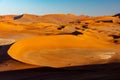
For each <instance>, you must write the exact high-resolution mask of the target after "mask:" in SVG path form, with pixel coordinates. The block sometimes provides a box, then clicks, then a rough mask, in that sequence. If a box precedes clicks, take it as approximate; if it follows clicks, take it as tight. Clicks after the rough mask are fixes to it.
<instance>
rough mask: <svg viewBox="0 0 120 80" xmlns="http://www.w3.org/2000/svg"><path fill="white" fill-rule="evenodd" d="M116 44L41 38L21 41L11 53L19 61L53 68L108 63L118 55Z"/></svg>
mask: <svg viewBox="0 0 120 80" xmlns="http://www.w3.org/2000/svg"><path fill="white" fill-rule="evenodd" d="M112 46H113V45H112V44H110V43H108V42H106V41H101V40H99V39H96V38H92V37H89V36H84V35H83V37H82V36H72V35H61V36H40V37H33V38H27V39H23V40H20V41H18V42H16V43H15V44H13V45H12V47H11V48H10V49H9V51H8V54H9V55H10V56H11V57H12V58H14V59H16V60H19V61H22V62H25V63H29V64H34V65H40V66H51V67H64V66H77V65H86V64H95V63H105V62H108V60H109V59H110V58H111V57H112V56H113V55H115V54H116V53H115V50H114V48H113V47H112Z"/></svg>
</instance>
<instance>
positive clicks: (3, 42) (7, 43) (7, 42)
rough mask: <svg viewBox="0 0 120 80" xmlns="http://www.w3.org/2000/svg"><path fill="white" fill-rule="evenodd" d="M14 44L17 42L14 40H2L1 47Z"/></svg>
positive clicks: (0, 41)
mask: <svg viewBox="0 0 120 80" xmlns="http://www.w3.org/2000/svg"><path fill="white" fill-rule="evenodd" d="M14 42H15V40H14V39H0V46H3V45H9V44H12V43H14Z"/></svg>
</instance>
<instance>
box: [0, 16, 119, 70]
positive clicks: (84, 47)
mask: <svg viewBox="0 0 120 80" xmlns="http://www.w3.org/2000/svg"><path fill="white" fill-rule="evenodd" d="M33 38H34V39H33ZM53 38H54V39H53ZM74 38H75V39H74ZM52 40H53V41H52ZM22 41H23V42H22ZM17 42H18V43H17ZM47 44H48V45H47ZM58 44H59V45H58ZM0 45H1V47H0V51H1V53H0V71H7V70H19V69H27V68H37V67H44V66H45V67H46V66H48V67H57V68H61V67H71V66H83V65H93V64H106V63H113V62H120V49H119V47H120V15H109V16H97V17H93V16H86V15H81V16H76V15H74V14H48V15H43V16H38V15H33V14H23V15H6V16H0ZM11 45H12V46H13V48H10V47H11ZM22 45H24V46H25V48H21V49H20V50H21V51H18V52H17V49H19V47H21V46H22ZM41 45H43V46H41ZM45 45H46V46H45ZM66 45H67V46H66ZM32 46H34V47H32ZM38 47H39V48H38ZM9 48H10V49H12V50H11V52H10V56H11V57H12V58H14V59H12V58H11V57H10V56H9V55H8V49H9ZM43 48H44V49H43ZM48 48H49V49H51V50H49V49H48ZM78 48H79V49H78ZM46 49H47V50H46ZM39 50H41V52H40V51H39ZM44 50H45V51H44ZM27 51H28V53H29V51H31V52H30V54H27ZM32 51H33V52H32ZM15 52H17V53H19V52H20V53H21V52H22V53H25V54H26V55H30V57H27V59H29V60H28V61H27V60H25V59H24V57H23V58H22V57H20V56H21V55H18V54H17V55H15V54H14V53H15ZM33 53H34V55H33ZM35 53H40V54H41V55H42V56H44V57H45V59H42V58H39V57H41V56H40V55H37V54H35ZM42 53H46V54H45V55H44V54H42ZM56 53H57V54H56ZM68 53H69V54H68ZM73 53H74V54H73ZM23 55H24V54H23ZM36 56H38V58H39V59H36ZM15 59H16V60H15ZM30 59H34V60H36V61H35V62H36V63H34V62H33V63H32V62H31V61H30ZM17 60H18V61H17ZM42 60H43V61H42ZM20 61H21V62H20ZM23 62H25V63H23ZM61 62H62V63H61ZM27 63H29V64H27ZM38 63H39V64H38ZM31 64H35V65H31ZM36 64H38V65H36Z"/></svg>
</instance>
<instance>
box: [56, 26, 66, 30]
mask: <svg viewBox="0 0 120 80" xmlns="http://www.w3.org/2000/svg"><path fill="white" fill-rule="evenodd" d="M63 28H65V25H61V26H60V27H58V28H57V29H58V30H62V29H63Z"/></svg>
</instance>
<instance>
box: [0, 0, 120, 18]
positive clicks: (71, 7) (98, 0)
mask: <svg viewBox="0 0 120 80" xmlns="http://www.w3.org/2000/svg"><path fill="white" fill-rule="evenodd" d="M23 13H29V14H38V15H44V14H57V13H60V14H61V13H65V14H68V13H73V14H76V15H81V14H85V15H92V16H96V15H112V14H115V13H120V0H0V14H1V15H4V14H23Z"/></svg>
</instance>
